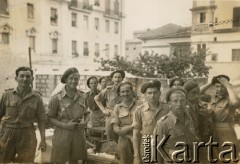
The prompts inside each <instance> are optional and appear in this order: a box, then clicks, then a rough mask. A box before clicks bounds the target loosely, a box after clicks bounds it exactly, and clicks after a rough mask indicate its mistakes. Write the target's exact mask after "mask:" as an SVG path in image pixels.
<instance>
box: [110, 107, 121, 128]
mask: <svg viewBox="0 0 240 164" xmlns="http://www.w3.org/2000/svg"><path fill="white" fill-rule="evenodd" d="M118 114H119V106H118V105H115V107H114V110H113V118H112V121H111V123H112V124H117V125H119V124H120V120H119V117H118Z"/></svg>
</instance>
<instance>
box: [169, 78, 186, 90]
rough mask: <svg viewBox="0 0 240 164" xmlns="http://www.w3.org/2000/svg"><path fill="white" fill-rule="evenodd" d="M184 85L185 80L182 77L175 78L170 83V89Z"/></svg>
mask: <svg viewBox="0 0 240 164" xmlns="http://www.w3.org/2000/svg"><path fill="white" fill-rule="evenodd" d="M183 85H184V80H183V79H182V78H180V77H177V78H173V79H172V80H171V81H170V84H169V87H170V88H172V87H179V86H183Z"/></svg>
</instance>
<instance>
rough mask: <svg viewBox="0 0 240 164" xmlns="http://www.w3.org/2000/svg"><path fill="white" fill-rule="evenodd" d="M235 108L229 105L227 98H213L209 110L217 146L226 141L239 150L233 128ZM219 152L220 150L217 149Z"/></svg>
mask: <svg viewBox="0 0 240 164" xmlns="http://www.w3.org/2000/svg"><path fill="white" fill-rule="evenodd" d="M236 108H237V107H235V106H233V105H232V104H231V102H230V100H229V97H228V96H225V97H218V96H213V97H212V99H211V109H212V110H213V111H214V123H215V131H214V132H215V136H214V139H215V140H216V141H217V142H218V144H219V145H222V143H223V142H226V141H229V142H232V143H234V144H235V146H236V148H238V149H239V142H238V140H237V136H236V133H235V131H234V128H233V123H234V122H233V116H234V112H235V110H236ZM220 148H221V147H220ZM220 151H222V150H220V149H219V152H220ZM237 152H239V150H238V151H237Z"/></svg>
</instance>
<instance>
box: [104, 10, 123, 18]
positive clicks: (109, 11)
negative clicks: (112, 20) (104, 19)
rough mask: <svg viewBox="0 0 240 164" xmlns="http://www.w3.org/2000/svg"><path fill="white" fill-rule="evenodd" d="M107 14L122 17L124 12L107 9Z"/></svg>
mask: <svg viewBox="0 0 240 164" xmlns="http://www.w3.org/2000/svg"><path fill="white" fill-rule="evenodd" d="M104 13H105V15H109V16H113V17H121V16H122V13H121V12H120V11H117V10H111V9H105V12H104Z"/></svg>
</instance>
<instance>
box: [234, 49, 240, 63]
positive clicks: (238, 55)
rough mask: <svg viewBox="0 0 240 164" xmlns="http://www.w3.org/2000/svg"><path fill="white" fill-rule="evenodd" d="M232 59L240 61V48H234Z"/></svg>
mask: <svg viewBox="0 0 240 164" xmlns="http://www.w3.org/2000/svg"><path fill="white" fill-rule="evenodd" d="M232 61H240V49H232Z"/></svg>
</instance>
